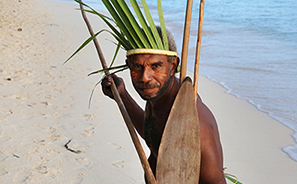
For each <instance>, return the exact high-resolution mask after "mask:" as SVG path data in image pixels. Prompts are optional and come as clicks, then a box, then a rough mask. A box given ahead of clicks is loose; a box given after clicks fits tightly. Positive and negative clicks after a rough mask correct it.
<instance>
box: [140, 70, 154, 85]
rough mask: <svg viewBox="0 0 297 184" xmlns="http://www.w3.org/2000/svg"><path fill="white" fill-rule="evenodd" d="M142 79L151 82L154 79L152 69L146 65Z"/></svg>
mask: <svg viewBox="0 0 297 184" xmlns="http://www.w3.org/2000/svg"><path fill="white" fill-rule="evenodd" d="M141 80H142V82H149V81H151V80H152V70H150V68H148V67H144V69H143V74H142V78H141Z"/></svg>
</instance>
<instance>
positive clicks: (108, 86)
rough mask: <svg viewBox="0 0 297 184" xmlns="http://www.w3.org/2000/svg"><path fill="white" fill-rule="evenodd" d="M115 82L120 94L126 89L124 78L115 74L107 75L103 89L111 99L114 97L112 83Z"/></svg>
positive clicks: (102, 84) (103, 81)
mask: <svg viewBox="0 0 297 184" xmlns="http://www.w3.org/2000/svg"><path fill="white" fill-rule="evenodd" d="M112 79H113V80H112ZM113 82H114V83H115V85H116V87H117V89H118V92H119V94H120V95H121V92H123V91H125V83H124V81H123V79H122V78H120V77H117V76H116V75H114V74H113V75H111V76H106V77H105V78H104V79H103V80H102V82H101V86H102V91H103V93H104V94H105V95H106V96H109V97H110V98H111V99H114V97H113V94H112V92H111V84H112V83H113Z"/></svg>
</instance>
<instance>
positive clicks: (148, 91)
mask: <svg viewBox="0 0 297 184" xmlns="http://www.w3.org/2000/svg"><path fill="white" fill-rule="evenodd" d="M154 89H155V87H150V88H143V89H142V91H143V92H144V93H150V92H152V91H153V90H154Z"/></svg>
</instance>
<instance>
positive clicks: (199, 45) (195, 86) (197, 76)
mask: <svg viewBox="0 0 297 184" xmlns="http://www.w3.org/2000/svg"><path fill="white" fill-rule="evenodd" d="M204 2H205V1H204V0H201V1H200V13H199V24H198V38H197V46H196V59H195V70H194V94H195V95H196V94H197V90H198V79H199V62H200V51H201V41H202V32H203V30H202V26H203V17H204Z"/></svg>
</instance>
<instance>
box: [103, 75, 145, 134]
mask: <svg viewBox="0 0 297 184" xmlns="http://www.w3.org/2000/svg"><path fill="white" fill-rule="evenodd" d="M112 78H113V81H114V82H115V84H116V86H117V89H118V92H119V94H120V96H121V99H122V101H123V103H124V105H125V107H126V110H127V112H128V114H129V116H130V118H131V121H132V123H133V125H134V127H135V128H136V130H137V132H138V133H139V135H140V136H141V137H142V138H143V137H144V132H143V121H144V111H143V109H142V108H141V107H140V106H139V105H138V104H137V103H136V102H135V100H134V99H133V98H132V97H131V96H130V94H129V93H128V91H127V90H126V88H125V84H124V81H123V79H122V78H119V77H117V76H116V75H112ZM112 78H111V77H105V78H104V79H103V81H102V83H101V86H102V91H103V93H104V94H105V95H106V96H109V97H110V98H111V99H114V97H113V94H112V92H111V87H110V86H111V84H112Z"/></svg>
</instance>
